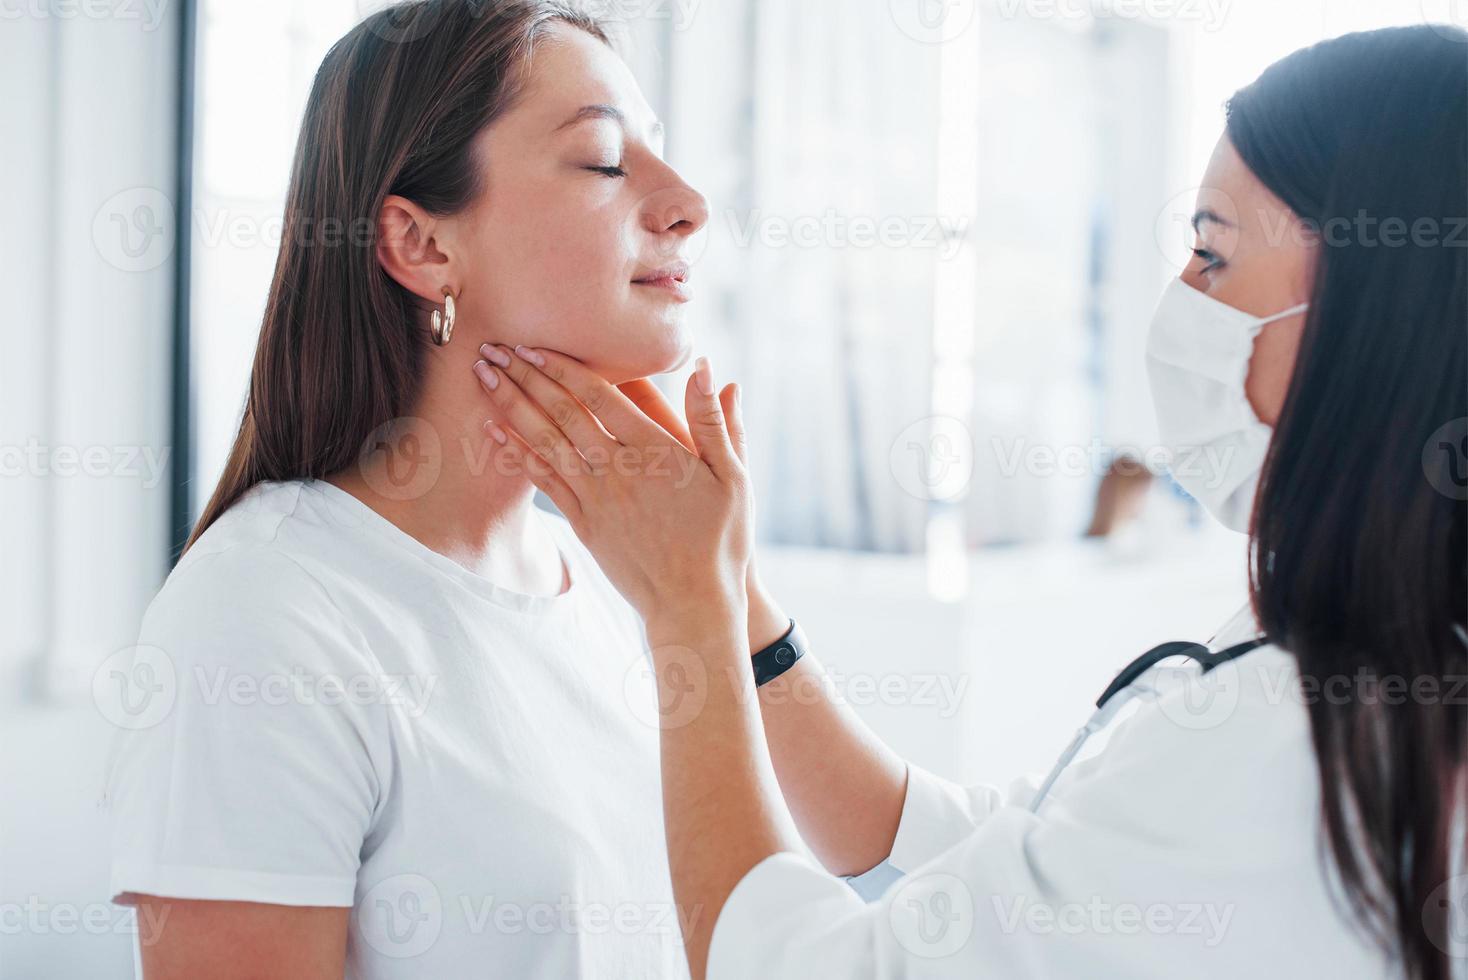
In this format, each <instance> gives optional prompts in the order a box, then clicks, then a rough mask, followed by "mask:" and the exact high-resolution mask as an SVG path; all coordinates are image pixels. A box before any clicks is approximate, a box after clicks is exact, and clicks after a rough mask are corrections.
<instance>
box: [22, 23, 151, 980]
mask: <svg viewBox="0 0 1468 980" xmlns="http://www.w3.org/2000/svg"><path fill="white" fill-rule="evenodd" d="M178 14H179V10H178V5H177V4H171V3H170V4H164V3H160V2H158V0H149V2H146V3H143V2H132V3H122V2H120V0H119V2H100V3H99V2H89V3H87V4H77V3H69V4H58V5H54V6H53V5H51V4H49V3H48V2H44V0H27V2H26V3H23V4H21V3H7V4H5V5H4V6H3V8H0V91H4V92H5V93H6V95H5V98H4V99H0V134H3V135H0V186H3V187H4V188H5V190H6V204H5V217H6V220H5V234H4V235H0V454H3V455H0V623H3V628H0V785H3V786H5V787H6V789H5V790H4V791H3V792H0V912H3V913H4V916H5V917H4V920H3V923H4V933H3V935H0V976H4V977H12V976H13V977H43V976H44V977H98V978H105V977H127V976H131V975H132V970H131V956H130V953H129V943H130V937H129V936H128V935H127V933H126V930H127V929H128V928H129V927H130V921H131V917H130V915H127V914H124V912H123V911H122V910H121V909H117V908H114V907H112V906H110V905H109V904H108V903H107V892H106V887H107V870H106V868H107V864H106V854H107V851H106V846H107V845H106V840H105V837H104V836H103V832H102V831H103V823H102V820H101V819H100V816H99V814H98V813H97V810H96V807H95V805H94V802H95V799H96V795H97V791H98V789H99V787H100V782H99V780H100V773H101V762H102V753H103V748H104V747H105V745H106V744H107V735H108V731H107V728H108V726H107V725H106V724H105V722H103V720H102V719H101V717H100V716H99V715H98V714H97V713H96V711H95V710H93V709H92V707H91V704H90V685H91V678H92V675H93V673H94V672H95V670H96V668H97V666H98V665H99V664H100V663H101V662H102V661H103V660H105V659H106V657H107V656H108V655H109V654H111V653H112V652H114V651H116V650H118V649H120V648H122V647H125V646H128V645H130V644H131V643H133V642H134V641H135V639H136V636H137V628H138V623H139V620H140V617H141V614H142V611H143V609H144V608H145V607H146V604H147V602H148V600H149V598H151V596H152V594H153V592H154V591H155V590H156V589H157V587H158V585H159V583H160V582H161V581H162V579H163V576H164V574H165V572H166V569H167V544H168V534H167V520H168V517H167V515H168V476H167V472H166V469H164V468H163V466H162V465H161V464H166V455H165V453H166V452H167V449H168V446H167V443H168V438H169V392H170V385H171V379H170V368H169V363H170V331H171V310H172V288H173V280H172V265H171V262H172V259H173V248H172V241H173V229H172V222H173V217H172V203H171V200H170V199H171V198H172V196H173V187H174V182H175V181H174V152H175V151H174V145H175V137H174V115H175V108H174V107H175V102H176V98H177V94H176V92H177V89H176V86H177V83H178V71H177V62H176V53H177V49H178V31H177V18H178ZM124 230H127V231H128V232H129V234H130V236H131V238H130V240H129V239H125V238H124V237H123V232H124ZM17 787H24V789H17ZM17 926H18V931H17ZM119 930H121V931H119Z"/></svg>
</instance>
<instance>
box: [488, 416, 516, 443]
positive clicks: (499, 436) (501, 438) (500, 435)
mask: <svg viewBox="0 0 1468 980" xmlns="http://www.w3.org/2000/svg"><path fill="white" fill-rule="evenodd" d="M484 431H485V432H488V433H489V435H490V438H492V439H494V441H495V442H497V443H499V444H500V445H501V446H503V445H505V444H506V443H508V442H509V441H510V438H509V436H507V435H505V430H504V429H501V428H500V427H499V424H498V423H496V422H495V420H494V419H485V420H484Z"/></svg>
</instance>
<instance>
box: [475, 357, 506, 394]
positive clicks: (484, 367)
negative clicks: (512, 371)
mask: <svg viewBox="0 0 1468 980" xmlns="http://www.w3.org/2000/svg"><path fill="white" fill-rule="evenodd" d="M474 373H475V374H477V375H479V380H480V381H483V382H484V386H485V387H486V388H488V389H489V390H490V391H493V390H494V389H496V388H498V387H499V386H500V379H499V377H498V376H497V375H496V374H495V373H494V368H492V367H490V366H489V365H488V364H486V363H484V362H483V361H475V362H474Z"/></svg>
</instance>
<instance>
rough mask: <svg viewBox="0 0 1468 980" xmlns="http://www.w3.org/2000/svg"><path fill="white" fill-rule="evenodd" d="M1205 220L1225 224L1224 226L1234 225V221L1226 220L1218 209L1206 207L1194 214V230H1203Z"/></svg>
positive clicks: (1230, 226)
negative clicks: (1211, 209)
mask: <svg viewBox="0 0 1468 980" xmlns="http://www.w3.org/2000/svg"><path fill="white" fill-rule="evenodd" d="M1205 221H1207V222H1210V223H1212V224H1215V225H1223V227H1225V228H1232V227H1233V222H1231V221H1226V220H1224V218H1223V217H1222V216H1221V215H1220V214H1219V213H1218V212H1217V211H1210V210H1209V209H1207V208H1204V209H1203V210H1202V211H1199V212H1198V213H1197V214H1195V215H1193V230H1194V231H1202V230H1203V229H1202V227H1201V226H1202V224H1203V222H1205Z"/></svg>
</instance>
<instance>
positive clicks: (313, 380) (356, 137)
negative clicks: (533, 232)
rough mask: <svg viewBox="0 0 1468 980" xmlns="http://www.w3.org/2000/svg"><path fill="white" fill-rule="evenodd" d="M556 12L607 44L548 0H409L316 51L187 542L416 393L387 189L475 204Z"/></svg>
mask: <svg viewBox="0 0 1468 980" xmlns="http://www.w3.org/2000/svg"><path fill="white" fill-rule="evenodd" d="M555 22H560V23H565V24H569V25H571V26H573V27H576V28H579V29H581V30H584V31H586V32H588V33H590V34H592V35H593V36H595V37H597V38H599V39H601V40H602V41H608V36H607V34H606V32H605V31H604V30H603V28H602V27H601V25H600V24H599V23H598V22H597V21H596V20H595V19H594V18H592V17H590V16H588V15H586V14H584V13H582V12H580V11H578V10H576V9H575V8H573V7H571V6H569V5H567V4H564V3H561V2H559V0H413V2H409V3H403V4H397V5H394V6H391V7H388V8H386V9H384V10H381V11H379V12H378V13H376V14H373V15H372V16H370V17H368V18H367V19H366V20H364V21H362V23H360V24H358V25H357V26H356V27H354V28H353V29H352V30H351V31H349V32H348V33H347V34H346V36H344V37H343V38H342V39H341V40H339V41H337V42H336V44H334V45H333V46H332V48H331V50H330V51H329V52H327V55H326V57H325V59H323V61H322V62H321V67H320V68H319V69H317V72H316V79H315V81H314V83H313V84H312V86H311V96H310V99H309V100H308V102H307V103H306V113H305V118H304V119H303V121H302V123H301V135H300V139H299V141H298V142H297V144H296V152H295V158H294V161H293V163H292V165H291V177H290V187H289V190H288V191H287V194H286V204H285V222H284V232H283V235H282V240H281V246H280V254H279V256H277V258H276V262H275V273H274V276H273V278H272V280H271V283H270V294H269V297H268V298H267V300H266V303H265V316H264V319H263V321H262V322H261V325H260V339H259V343H258V345H257V347H256V349H255V362H254V366H253V368H252V369H251V372H250V387H249V394H248V396H247V397H246V401H245V409H244V416H243V418H242V419H241V422H240V429H239V433H238V435H237V436H236V437H235V441H234V446H233V447H232V448H231V449H230V453H229V459H228V461H227V462H226V464H225V467H224V472H223V474H222V475H221V476H220V479H219V485H218V486H217V487H216V488H215V490H214V494H213V496H212V497H211V498H210V499H209V503H208V504H207V505H206V506H205V508H204V511H203V514H202V515H201V516H200V517H199V521H198V523H197V524H196V525H195V527H194V530H193V533H192V534H191V535H190V536H189V539H188V542H187V544H185V546H184V551H187V550H188V549H189V548H190V547H192V546H193V544H194V542H195V541H197V540H198V539H199V536H200V535H202V534H203V533H204V532H205V531H206V530H207V529H208V528H209V526H210V525H212V524H213V523H214V522H215V521H216V520H218V519H219V517H220V515H222V514H223V513H224V512H225V511H226V510H228V509H229V508H230V506H232V505H233V504H234V503H235V501H237V500H239V498H240V497H241V496H242V495H244V493H245V492H246V491H248V490H249V489H250V488H251V487H253V486H254V485H255V484H257V483H260V482H262V481H267V480H288V479H297V478H308V477H309V478H321V477H324V476H327V475H329V474H332V473H335V472H337V471H338V470H341V469H342V468H343V467H346V466H348V465H349V464H351V462H352V461H353V460H354V459H355V458H356V454H357V452H358V451H359V449H360V448H361V445H362V443H363V441H364V440H365V439H366V438H367V437H368V435H370V434H371V433H372V431H373V430H374V429H375V428H376V427H377V426H379V425H381V424H382V423H384V422H386V421H388V420H390V419H393V418H397V417H399V416H400V415H402V414H403V413H404V411H406V410H407V408H408V406H410V405H411V404H412V403H413V400H414V399H415V398H416V396H417V393H418V386H419V383H420V380H421V374H422V362H423V353H424V346H425V345H426V344H428V343H430V341H429V339H428V335H427V331H425V330H424V329H423V328H422V326H421V323H420V322H419V321H420V315H419V311H418V310H417V308H416V305H417V304H416V297H414V296H412V295H411V294H410V293H409V292H408V291H407V290H405V289H404V288H403V287H402V286H400V285H398V284H397V283H396V282H394V281H393V280H392V278H391V277H389V276H388V275H387V273H386V272H384V271H383V269H382V268H381V266H380V265H379V264H378V262H377V259H376V249H375V245H376V239H377V215H378V213H379V212H380V211H381V209H382V205H383V201H384V200H385V199H386V198H387V196H388V195H389V194H396V195H401V196H402V197H405V198H408V199H409V200H411V201H413V202H415V203H416V204H418V205H419V206H420V207H422V208H423V209H424V210H426V211H428V212H430V213H432V214H435V215H449V214H453V213H455V212H458V211H460V210H462V209H463V208H464V207H465V206H467V205H468V204H469V203H470V202H471V201H473V200H474V198H475V197H476V196H477V195H478V193H479V192H480V190H481V187H480V184H481V181H480V179H479V173H478V170H477V169H476V167H475V161H474V156H473V153H472V149H473V141H474V138H475V137H476V136H477V135H478V134H479V133H480V132H481V131H482V130H483V129H484V127H486V126H488V125H489V124H490V123H491V122H493V121H494V120H495V119H496V118H498V117H499V116H500V115H501V114H502V113H504V112H505V110H506V109H507V108H508V107H509V106H510V104H511V103H512V102H513V101H514V99H515V97H516V96H517V94H518V93H519V90H520V88H521V85H522V82H523V78H524V69H525V66H526V64H527V63H528V59H529V56H530V53H531V50H532V48H533V47H534V45H535V42H536V41H537V40H538V39H539V38H540V37H541V36H542V35H543V34H544V32H545V30H546V28H547V27H548V26H549V25H551V24H552V23H555Z"/></svg>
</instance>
